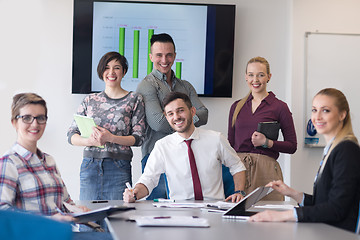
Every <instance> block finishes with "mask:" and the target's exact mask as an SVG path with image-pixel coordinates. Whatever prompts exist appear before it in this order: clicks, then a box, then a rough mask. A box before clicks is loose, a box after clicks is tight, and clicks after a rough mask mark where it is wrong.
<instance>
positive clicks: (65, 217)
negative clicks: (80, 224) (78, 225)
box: [51, 213, 75, 222]
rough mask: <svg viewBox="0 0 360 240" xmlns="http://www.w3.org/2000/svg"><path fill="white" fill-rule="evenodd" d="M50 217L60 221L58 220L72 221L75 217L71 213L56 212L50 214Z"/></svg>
mask: <svg viewBox="0 0 360 240" xmlns="http://www.w3.org/2000/svg"><path fill="white" fill-rule="evenodd" d="M51 218H52V219H54V220H57V221H60V222H74V221H75V218H74V217H73V216H71V215H67V214H66V215H64V214H61V213H56V214H54V215H52V216H51Z"/></svg>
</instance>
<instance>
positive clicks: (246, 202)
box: [222, 187, 273, 220]
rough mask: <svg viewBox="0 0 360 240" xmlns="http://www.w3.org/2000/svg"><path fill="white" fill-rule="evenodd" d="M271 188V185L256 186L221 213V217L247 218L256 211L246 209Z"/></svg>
mask: <svg viewBox="0 0 360 240" xmlns="http://www.w3.org/2000/svg"><path fill="white" fill-rule="evenodd" d="M272 191H273V189H272V188H271V187H258V188H256V189H255V190H254V191H252V192H251V193H249V194H248V195H246V196H245V197H244V198H243V199H241V200H240V202H238V203H237V204H236V205H235V206H233V207H232V208H230V209H229V210H227V211H226V212H225V213H224V214H223V216H222V217H223V218H232V219H239V220H247V219H248V218H249V217H250V216H252V215H254V214H256V213H257V212H251V211H248V210H249V208H251V207H252V206H253V205H254V204H255V203H257V202H259V201H260V200H261V199H262V198H264V197H265V196H266V195H268V194H269V193H271V192H272Z"/></svg>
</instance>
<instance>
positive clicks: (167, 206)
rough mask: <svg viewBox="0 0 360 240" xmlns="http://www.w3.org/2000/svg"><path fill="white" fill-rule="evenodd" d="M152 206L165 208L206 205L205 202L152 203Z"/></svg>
mask: <svg viewBox="0 0 360 240" xmlns="http://www.w3.org/2000/svg"><path fill="white" fill-rule="evenodd" d="M153 206H154V207H166V208H202V207H206V203H176V202H175V203H153Z"/></svg>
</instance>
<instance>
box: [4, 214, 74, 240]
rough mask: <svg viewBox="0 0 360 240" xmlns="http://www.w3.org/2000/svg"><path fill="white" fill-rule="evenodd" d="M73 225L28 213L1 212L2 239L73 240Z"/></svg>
mask: <svg viewBox="0 0 360 240" xmlns="http://www.w3.org/2000/svg"><path fill="white" fill-rule="evenodd" d="M72 237H73V233H72V228H71V224H69V223H62V222H59V221H55V220H52V219H49V218H48V217H44V216H39V215H35V214H31V213H26V212H18V211H14V210H0V239H9V240H10V239H11V240H23V239H27V240H45V239H52V240H71V239H72Z"/></svg>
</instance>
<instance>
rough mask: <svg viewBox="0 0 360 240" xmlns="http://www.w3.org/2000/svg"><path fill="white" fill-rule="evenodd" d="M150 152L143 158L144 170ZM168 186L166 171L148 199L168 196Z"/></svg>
mask: <svg viewBox="0 0 360 240" xmlns="http://www.w3.org/2000/svg"><path fill="white" fill-rule="evenodd" d="M149 155H150V154H146V155H145V157H144V158H143V159H142V160H141V169H142V172H144V169H145V166H146V162H147V160H148V158H149ZM167 192H168V187H167V180H166V175H165V173H163V174H161V176H160V179H159V183H158V185H157V187H155V188H154V189H153V191H152V192H151V194H150V195H149V196H148V197H147V198H146V199H147V200H154V199H155V198H168V194H167Z"/></svg>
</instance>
